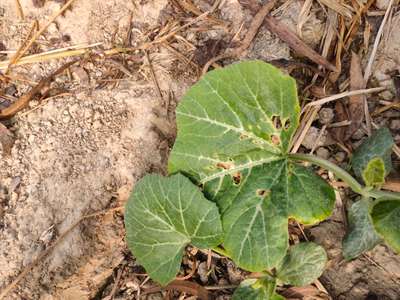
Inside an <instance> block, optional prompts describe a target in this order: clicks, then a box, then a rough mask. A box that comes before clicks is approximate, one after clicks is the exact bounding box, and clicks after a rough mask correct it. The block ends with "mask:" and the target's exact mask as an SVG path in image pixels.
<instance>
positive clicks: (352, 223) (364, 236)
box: [343, 199, 382, 260]
mask: <svg viewBox="0 0 400 300" xmlns="http://www.w3.org/2000/svg"><path fill="white" fill-rule="evenodd" d="M368 201H369V200H368V199H361V200H360V201H357V202H356V203H354V204H353V205H352V206H351V207H350V209H349V211H348V216H347V218H348V223H349V229H348V233H347V234H346V236H345V237H344V240H343V256H344V258H345V259H347V260H350V259H354V258H356V257H357V256H359V255H360V254H362V253H364V252H365V251H368V250H371V249H372V248H374V247H375V246H376V245H377V244H379V243H380V242H381V240H382V239H381V238H380V237H379V236H378V234H377V233H376V232H375V229H374V226H373V225H372V220H371V217H370V215H369V204H368Z"/></svg>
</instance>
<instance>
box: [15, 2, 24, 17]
mask: <svg viewBox="0 0 400 300" xmlns="http://www.w3.org/2000/svg"><path fill="white" fill-rule="evenodd" d="M15 7H16V8H17V13H18V16H19V18H20V19H21V20H23V19H25V15H24V11H23V9H22V6H21V2H19V0H15Z"/></svg>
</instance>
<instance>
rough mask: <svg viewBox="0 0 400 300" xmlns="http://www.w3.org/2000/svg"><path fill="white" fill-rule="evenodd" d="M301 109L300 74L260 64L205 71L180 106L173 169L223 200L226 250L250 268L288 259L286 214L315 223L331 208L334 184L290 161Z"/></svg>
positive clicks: (289, 216) (263, 267)
mask: <svg viewBox="0 0 400 300" xmlns="http://www.w3.org/2000/svg"><path fill="white" fill-rule="evenodd" d="M299 110H300V109H299V103H298V99H297V91H296V84H295V81H294V79H292V78H291V77H289V76H287V75H284V74H283V73H281V72H280V71H279V70H278V69H276V68H275V67H273V66H271V65H268V64H266V63H263V62H260V61H247V62H241V63H238V64H233V65H230V66H228V67H226V68H224V69H219V70H215V71H212V72H209V73H207V74H206V75H205V76H204V77H203V78H202V79H201V80H200V81H199V82H198V83H196V84H195V85H194V86H193V87H192V88H191V89H190V90H189V91H188V93H187V94H186V95H185V96H184V97H183V99H182V101H181V103H180V104H179V106H178V108H177V112H176V115H177V127H178V135H177V139H176V142H175V145H174V148H173V150H172V152H171V155H170V160H169V171H170V172H171V173H175V172H182V173H184V174H187V175H188V176H189V177H191V178H192V180H193V181H195V182H196V183H198V184H199V185H202V186H203V190H204V193H205V195H206V197H207V198H208V199H210V200H212V201H214V202H216V203H217V204H218V206H219V208H220V211H221V213H222V214H223V217H222V218H223V227H224V232H225V241H224V248H225V249H226V250H227V252H228V253H229V255H230V256H231V257H232V259H233V260H234V261H235V262H236V263H237V264H238V265H239V266H240V267H242V268H244V269H247V270H250V271H255V272H256V271H262V270H264V269H265V268H266V267H267V268H272V267H274V266H276V265H277V264H278V263H279V262H280V261H281V260H282V258H283V257H284V255H285V253H286V250H287V248H288V232H287V226H288V218H295V219H297V220H298V221H300V222H303V223H305V224H315V223H317V222H319V221H321V220H323V219H325V218H326V217H328V216H329V215H330V214H331V212H332V209H333V205H334V201H335V196H334V192H333V189H332V188H331V187H330V186H329V185H328V184H326V183H325V182H324V181H323V180H322V179H321V178H320V177H319V176H316V175H315V174H314V173H313V172H311V171H309V170H308V169H306V168H304V167H301V166H297V165H295V164H293V163H292V162H291V161H289V160H288V159H287V152H288V151H289V147H290V143H291V138H292V136H293V133H294V132H295V130H296V128H297V127H298V124H299Z"/></svg>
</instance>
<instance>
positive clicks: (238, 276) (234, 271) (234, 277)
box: [227, 262, 243, 284]
mask: <svg viewBox="0 0 400 300" xmlns="http://www.w3.org/2000/svg"><path fill="white" fill-rule="evenodd" d="M227 271H228V277H229V281H230V282H231V283H232V284H239V283H240V282H241V281H242V280H243V274H242V271H241V270H240V269H238V268H237V267H236V266H235V265H234V264H233V263H232V262H228V263H227Z"/></svg>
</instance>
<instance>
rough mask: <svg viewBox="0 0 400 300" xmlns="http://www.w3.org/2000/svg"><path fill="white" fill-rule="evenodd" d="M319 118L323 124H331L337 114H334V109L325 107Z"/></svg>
mask: <svg viewBox="0 0 400 300" xmlns="http://www.w3.org/2000/svg"><path fill="white" fill-rule="evenodd" d="M318 116H319V122H320V123H321V124H329V123H331V122H332V120H333V118H334V117H335V114H334V113H333V109H332V108H329V107H324V108H322V109H321V110H320V111H319V113H318Z"/></svg>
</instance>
